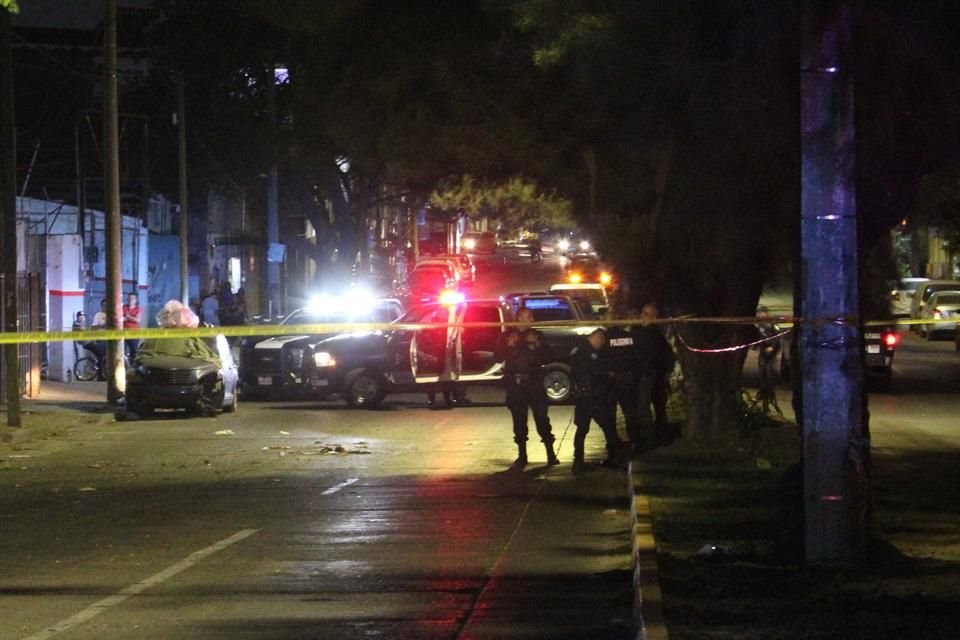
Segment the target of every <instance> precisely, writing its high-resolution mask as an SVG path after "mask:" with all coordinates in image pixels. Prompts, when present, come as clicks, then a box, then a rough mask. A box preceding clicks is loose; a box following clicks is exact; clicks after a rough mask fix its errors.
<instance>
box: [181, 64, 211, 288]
mask: <svg viewBox="0 0 960 640" xmlns="http://www.w3.org/2000/svg"><path fill="white" fill-rule="evenodd" d="M185 94H186V88H185V87H184V80H183V74H181V75H180V77H179V78H178V79H177V135H178V138H179V141H180V144H179V147H180V180H179V182H180V301H181V302H183V304H186V305H189V304H190V272H189V268H190V261H189V260H188V258H189V253H188V252H189V249H190V244H189V243H188V242H187V230H188V227H189V225H188V222H189V221H188V215H187V210H188V208H189V207H188V205H187V99H186V95H185ZM205 286H206V285H205V284H204V283H200V288H201V289H203V288H204V287H205Z"/></svg>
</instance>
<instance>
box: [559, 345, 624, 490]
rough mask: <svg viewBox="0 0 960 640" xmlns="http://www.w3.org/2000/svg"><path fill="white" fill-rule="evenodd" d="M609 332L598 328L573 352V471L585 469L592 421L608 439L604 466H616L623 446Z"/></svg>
mask: <svg viewBox="0 0 960 640" xmlns="http://www.w3.org/2000/svg"><path fill="white" fill-rule="evenodd" d="M606 348H607V336H606V334H605V333H604V331H603V329H596V330H595V331H594V332H593V333H591V334H590V335H589V336H587V339H586V340H584V342H583V343H582V344H580V345H577V347H575V348H574V350H573V352H572V353H571V354H570V374H571V376H572V377H573V384H574V390H575V396H574V397H575V405H574V409H573V423H574V424H575V425H576V427H577V432H576V434H575V435H574V436H573V471H574V472H577V471H580V470H582V469H583V467H584V461H583V447H584V442H585V440H586V438H587V433H588V432H589V431H590V421H591V420H595V421H596V423H597V425H599V427H600V430H601V431H602V432H603V436H604V438H605V439H606V442H607V458H606V459H605V460H604V461H603V462H602V465H603V466H605V467H616V466H618V463H617V452H618V451H619V450H620V448H621V447H622V446H623V442H621V441H620V436H619V435H617V422H616V419H617V404H616V403H617V399H616V382H615V377H616V376H615V374H614V372H613V371H612V369H611V368H610V361H609V357H608V355H609V354H608V351H607V350H606Z"/></svg>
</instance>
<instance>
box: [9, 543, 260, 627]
mask: <svg viewBox="0 0 960 640" xmlns="http://www.w3.org/2000/svg"><path fill="white" fill-rule="evenodd" d="M258 531H259V529H243V530H241V531H238V532H237V533H235V534H233V535H232V536H230V537H229V538H224V539H223V540H221V541H220V542H216V543H214V544H212V545H210V546H209V547H207V548H205V549H200V550H199V551H195V552H193V553H191V554H190V555H189V556H187V557H186V558H184V559H183V560H181V561H180V562H178V563H176V564H174V565H171V566H170V567H167V568H166V569H164V570H163V571H161V572H160V573H156V574H154V575H152V576H150V577H149V578H146V579H145V580H141V581H140V582H138V583H136V584H133V585H130V586H129V587H127V588H126V589H123V590H122V591H120V592H118V593H116V594H115V595H112V596H110V597H108V598H104V599H103V600H100V601H99V602H95V603H94V604H92V605H90V606H89V607H87V608H86V609H84V610H83V611H81V612H80V613H77V614H75V615H72V616H70V617H69V618H66V619H65V620H61V621H60V622H58V623H56V624H55V625H53V626H52V627H47V628H46V629H44V630H43V631H40V632H37V633H35V634H33V635H32V636H27V637H26V638H24V639H23V640H47V638H52V637H53V636H55V635H57V634H60V633H63V632H64V631H70V630H71V629H73V628H74V627H77V626H79V625H81V624H83V623H84V622H86V621H87V620H90V619H91V618H93V617H94V616H97V615H99V614H101V613H103V612H104V611H106V610H107V609H109V608H110V607H114V606H116V605H118V604H120V603H121V602H123V601H124V600H126V599H128V598H130V597H132V596H135V595H137V594H140V593H143V592H144V591H146V590H147V589H149V588H150V587H154V586H156V585H158V584H160V583H161V582H163V581H164V580H168V579H170V578H172V577H173V576H175V575H177V574H178V573H180V572H181V571H185V570H187V569H189V568H190V567H192V566H194V565H195V564H198V563H199V562H200V561H201V560H203V559H204V558H206V557H207V556H211V555H213V554H214V553H217V552H218V551H223V550H224V549H226V548H227V547H229V546H230V545H232V544H235V543H237V542H240V541H241V540H243V539H244V538H249V537H250V536H252V535H253V534H255V533H256V532H258Z"/></svg>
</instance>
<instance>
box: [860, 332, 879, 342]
mask: <svg viewBox="0 0 960 640" xmlns="http://www.w3.org/2000/svg"><path fill="white" fill-rule="evenodd" d="M863 337H864V338H866V339H867V340H879V339H880V334H879V333H866V334H864V336H863Z"/></svg>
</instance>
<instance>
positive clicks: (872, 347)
mask: <svg viewBox="0 0 960 640" xmlns="http://www.w3.org/2000/svg"><path fill="white" fill-rule="evenodd" d="M867 353H880V345H878V344H868V345H867Z"/></svg>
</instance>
